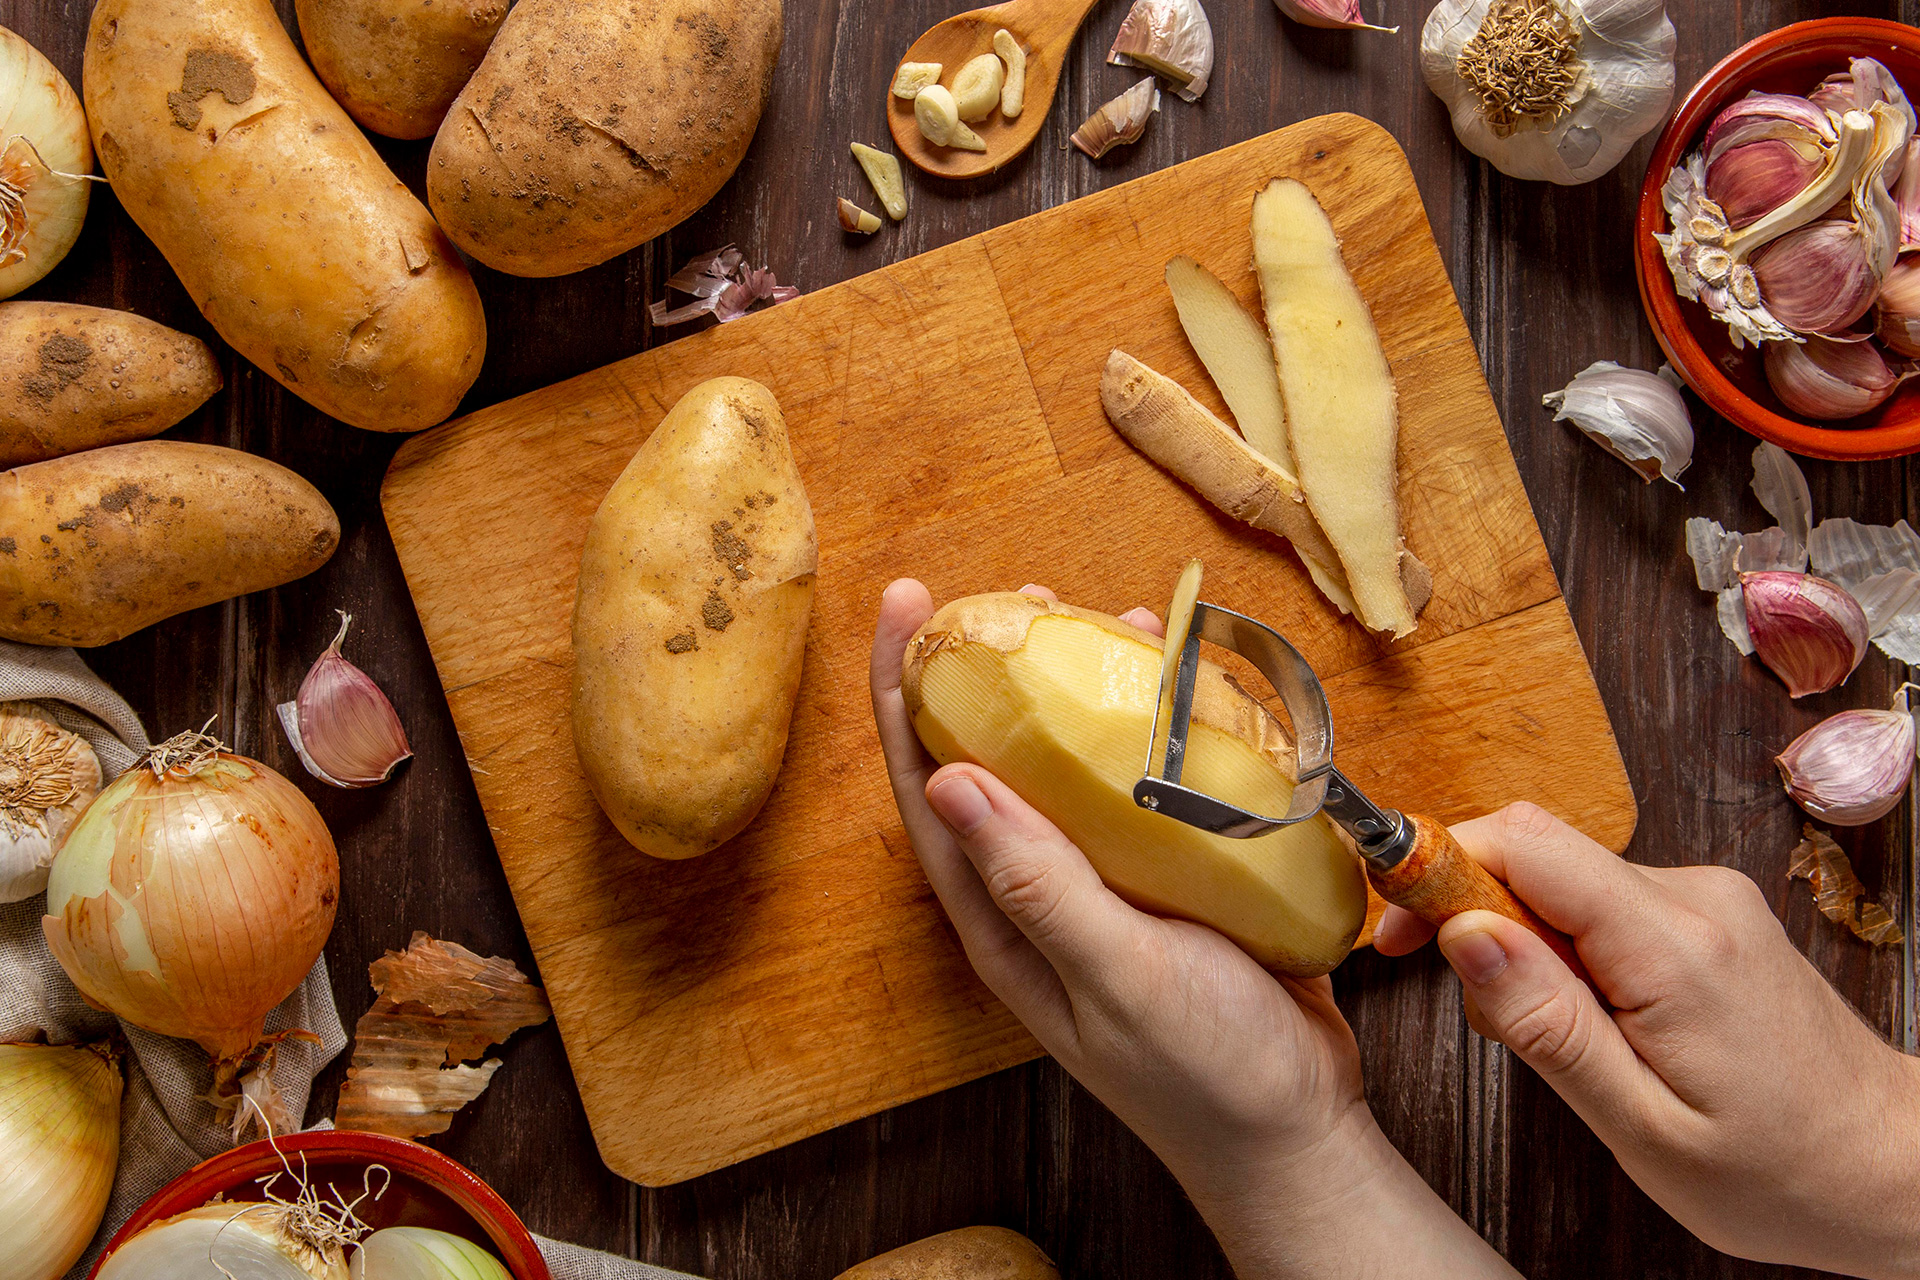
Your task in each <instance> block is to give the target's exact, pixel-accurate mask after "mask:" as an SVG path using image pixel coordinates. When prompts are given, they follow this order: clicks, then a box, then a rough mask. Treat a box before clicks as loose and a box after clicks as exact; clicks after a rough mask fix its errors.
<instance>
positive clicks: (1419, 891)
mask: <svg viewBox="0 0 1920 1280" xmlns="http://www.w3.org/2000/svg"><path fill="white" fill-rule="evenodd" d="M1199 590H1200V562H1199V561H1198V560H1195V561H1192V562H1191V563H1189V564H1188V566H1187V569H1186V572H1185V573H1184V574H1182V575H1181V578H1180V585H1179V587H1178V588H1177V589H1176V590H1175V592H1174V598H1173V604H1172V605H1171V606H1170V607H1169V609H1168V611H1167V637H1166V648H1165V656H1164V657H1163V659H1162V664H1163V666H1162V673H1161V676H1162V678H1161V695H1160V701H1159V704H1158V706H1157V707H1156V708H1155V711H1154V718H1153V737H1152V739H1151V740H1150V742H1149V743H1148V747H1147V763H1146V769H1145V771H1144V774H1143V776H1142V777H1141V779H1140V781H1139V782H1137V783H1135V784H1134V788H1133V799H1134V803H1136V804H1138V805H1139V806H1140V807H1141V808H1143V809H1149V810H1152V811H1153V812H1155V813H1159V814H1164V815H1165V816H1167V817H1169V818H1172V819H1174V820H1175V821H1177V822H1184V823H1186V824H1187V825H1188V826H1191V827H1198V828H1199V829H1201V830H1202V831H1210V832H1212V833H1214V834H1215V835H1221V836H1227V837H1229V838H1232V839H1235V840H1245V839H1250V838H1252V837H1254V836H1259V835H1265V834H1266V833H1267V832H1269V831H1273V830H1275V829H1276V828H1279V827H1284V826H1290V825H1292V824H1293V823H1296V822H1304V821H1306V820H1307V819H1308V818H1311V817H1312V816H1313V815H1314V814H1316V813H1320V812H1322V811H1325V813H1326V815H1327V816H1328V817H1329V818H1331V819H1332V820H1333V822H1334V824H1335V825H1336V826H1338V827H1339V828H1340V829H1341V830H1342V831H1345V832H1346V833H1347V834H1348V835H1349V836H1351V837H1352V838H1353V841H1354V843H1355V844H1356V845H1357V846H1358V847H1359V851H1360V857H1361V859H1362V861H1363V862H1365V864H1366V869H1367V879H1368V880H1370V881H1371V882H1372V883H1373V887H1374V888H1375V889H1376V890H1377V891H1378V892H1379V894H1380V896H1381V897H1383V898H1385V899H1386V900H1387V901H1388V902H1391V903H1394V904H1396V905H1398V906H1401V907H1405V908H1406V909H1407V910H1409V911H1411V912H1413V914H1415V915H1417V916H1419V917H1420V918H1421V919H1422V920H1426V921H1428V922H1429V923H1432V924H1436V925H1437V924H1441V923H1444V922H1445V921H1447V920H1449V919H1451V918H1452V917H1454V916H1456V915H1459V914H1460V913H1461V912H1463V911H1492V912H1494V913H1496V914H1498V915H1502V916H1505V917H1506V918H1507V919H1509V920H1513V921H1516V922H1518V923H1520V924H1523V925H1525V926H1526V927H1527V928H1528V929H1531V930H1532V931H1533V932H1534V933H1536V934H1538V935H1539V936H1540V937H1541V938H1542V939H1543V940H1544V941H1545V942H1546V943H1547V945H1548V946H1550V947H1552V948H1553V950H1554V952H1555V953H1556V954H1557V955H1559V957H1560V958H1561V959H1562V960H1564V961H1566V963H1567V965H1568V967H1569V968H1571V969H1572V970H1573V971H1574V972H1575V973H1576V974H1578V975H1580V977H1581V978H1583V979H1584V978H1586V976H1587V971H1586V968H1585V966H1583V965H1582V964H1581V963H1580V958H1579V956H1578V955H1577V954H1575V952H1574V949H1573V943H1572V941H1571V940H1570V939H1569V938H1567V936H1566V935H1565V934H1562V933H1560V932H1558V931H1557V930H1555V929H1554V928H1552V926H1550V925H1548V924H1547V923H1546V922H1545V921H1543V920H1541V919H1540V917H1539V916H1537V915H1535V914H1534V913H1533V912H1532V911H1531V910H1529V909H1528V908H1527V906H1526V904H1525V903H1523V902H1521V901H1520V900H1519V899H1518V898H1516V897H1514V896H1513V891H1512V890H1510V889H1508V888H1507V886H1506V885H1504V884H1502V883H1501V882H1500V881H1499V880H1497V879H1495V878H1494V876H1493V873H1492V872H1490V871H1488V870H1487V869H1486V868H1485V867H1483V866H1481V865H1480V864H1479V863H1478V862H1475V861H1474V860H1473V858H1472V857H1471V856H1470V855H1469V854H1468V853H1467V852H1466V850H1464V849H1462V848H1461V847H1460V845H1459V842H1458V841H1456V840H1455V839H1454V838H1453V836H1452V834H1451V833H1449V832H1448V830H1447V828H1446V827H1445V826H1444V825H1443V824H1441V823H1440V822H1437V821H1435V820H1434V819H1432V818H1429V817H1426V816H1424V815H1422V814H1417V813H1416V814H1408V813H1401V812H1398V811H1397V810H1393V809H1382V808H1381V807H1380V806H1378V805H1376V804H1374V803H1373V801H1371V800H1369V799H1368V798H1367V797H1366V795H1365V793H1363V792H1362V791H1361V790H1360V788H1358V787H1356V786H1354V785H1353V782H1352V780H1351V779H1349V778H1348V777H1347V776H1346V775H1345V774H1343V773H1341V772H1340V770H1339V769H1338V768H1337V767H1336V766H1335V765H1334V763H1333V712H1332V710H1331V709H1330V708H1329V707H1328V705H1327V693H1326V689H1325V688H1324V687H1322V685H1321V683H1320V678H1319V677H1318V676H1316V675H1315V674H1314V672H1313V668H1312V666H1310V665H1309V664H1308V662H1307V660H1306V659H1305V658H1304V657H1302V656H1301V654H1300V651H1299V650H1298V649H1296V648H1294V647H1293V645H1291V644H1289V643H1288V642H1287V639H1286V637H1284V636H1282V635H1281V634H1280V633H1279V632H1277V631H1275V630H1274V629H1273V628H1272V627H1269V626H1267V625H1266V624H1265V623H1262V622H1258V621H1255V620H1254V619H1252V618H1249V617H1247V616H1246V615H1245V614H1242V613H1236V612H1234V611H1233V610H1232V609H1225V608H1222V607H1221V606H1219V605H1216V604H1207V603H1205V602H1203V601H1201V600H1199V599H1198V596H1199ZM1202 640H1205V641H1207V642H1209V643H1211V644H1216V645H1219V646H1220V647H1221V648H1223V649H1231V650H1232V651H1233V652H1235V653H1237V654H1239V655H1240V656H1241V657H1243V658H1245V659H1246V660H1247V661H1248V662H1251V663H1252V664H1253V665H1254V667H1255V668H1256V669H1258V670H1259V672H1260V674H1261V675H1263V676H1265V677H1266V679H1267V683H1269V684H1271V685H1272V686H1273V689H1274V692H1275V693H1277V694H1279V695H1280V702H1281V705H1282V706H1284V707H1285V708H1286V711H1287V718H1288V719H1289V720H1291V721H1292V722H1293V736H1294V748H1295V752H1296V755H1297V757H1298V762H1299V773H1298V781H1297V783H1296V785H1295V787H1294V790H1293V798H1292V800H1291V802H1290V803H1289V804H1288V805H1287V811H1286V812H1285V813H1284V814H1281V815H1280V816H1279V817H1270V816H1268V815H1265V814H1258V813H1252V812H1250V811H1248V810H1246V809H1242V808H1241V807H1239V806H1238V805H1235V804H1230V803H1228V802H1227V801H1225V800H1222V799H1220V798H1219V797H1217V796H1212V795H1208V794H1207V793H1206V792H1203V791H1196V790H1194V789H1193V788H1191V787H1186V786H1182V785H1181V783H1180V775H1181V771H1182V768H1183V766H1184V764H1185V758H1186V748H1187V733H1188V728H1189V720H1190V718H1191V717H1192V714H1193V685H1194V679H1195V677H1196V676H1197V675H1198V673H1199V669H1200V642H1201V641H1202ZM1163 743H1164V746H1163V745H1162V744H1163Z"/></svg>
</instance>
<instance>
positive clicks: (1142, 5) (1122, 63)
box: [1107, 0, 1213, 102]
mask: <svg viewBox="0 0 1920 1280" xmlns="http://www.w3.org/2000/svg"><path fill="white" fill-rule="evenodd" d="M1107 61H1108V62H1109V63H1111V64H1112V65H1114V66H1116V67H1144V68H1146V69H1147V70H1148V71H1151V72H1154V73H1155V74H1156V75H1163V76H1165V77H1166V78H1167V79H1168V80H1169V81H1171V82H1172V83H1173V86H1174V92H1175V93H1177V94H1179V95H1180V96H1181V97H1182V98H1184V99H1186V100H1187V101H1188V102H1194V101H1197V100H1198V99H1199V97H1200V95H1201V94H1203V93H1205V92H1206V91H1207V81H1208V80H1209V79H1210V78H1211V77H1212V75H1213V24H1212V23H1211V22H1208V21H1207V11H1206V10H1205V9H1203V8H1202V7H1201V6H1200V0H1134V4H1133V8H1131V9H1129V10H1127V16H1126V17H1125V18H1124V19H1123V20H1122V21H1121V23H1120V30H1119V31H1118V32H1117V33H1116V34H1115V35H1114V37H1113V47H1112V48H1111V49H1109V50H1108V51H1107Z"/></svg>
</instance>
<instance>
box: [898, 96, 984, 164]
mask: <svg viewBox="0 0 1920 1280" xmlns="http://www.w3.org/2000/svg"><path fill="white" fill-rule="evenodd" d="M913 122H914V124H915V125H917V126H919V129H920V135H921V136H922V137H924V138H925V139H926V140H927V141H928V142H931V143H932V144H933V145H934V146H936V147H958V148H959V149H961V150H962V151H985V150H986V149H987V144H986V143H984V142H982V141H981V140H980V136H979V135H978V134H976V133H975V132H974V131H973V130H972V129H969V128H968V127H967V126H966V122H965V121H963V120H961V119H960V107H959V105H958V104H957V103H956V102H955V101H954V97H953V92H952V91H951V90H950V89H948V88H947V87H946V86H945V85H939V84H930V85H928V86H927V87H926V88H924V89H922V90H921V91H920V92H919V93H918V94H917V95H915V97H914V99H913Z"/></svg>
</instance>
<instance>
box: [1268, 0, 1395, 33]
mask: <svg viewBox="0 0 1920 1280" xmlns="http://www.w3.org/2000/svg"><path fill="white" fill-rule="evenodd" d="M1273 4H1274V7H1275V8H1277V9H1278V10H1280V12H1282V13H1284V14H1286V15H1287V16H1288V17H1289V18H1292V19H1293V20H1294V21H1295V22H1297V23H1299V24H1300V25H1302V26H1306V27H1319V28H1320V29H1322V30H1323V31H1385V32H1388V33H1392V32H1395V31H1398V30H1399V29H1400V28H1399V27H1397V26H1393V27H1379V26H1375V25H1374V24H1373V23H1371V22H1368V21H1367V20H1366V18H1364V17H1362V16H1361V13H1360V0H1273Z"/></svg>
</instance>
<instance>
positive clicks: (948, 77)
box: [887, 0, 1094, 178]
mask: <svg viewBox="0 0 1920 1280" xmlns="http://www.w3.org/2000/svg"><path fill="white" fill-rule="evenodd" d="M1093 5H1094V0H1006V3H1004V4H995V5H989V6H987V7H986V8H984V9H969V10H968V11H967V12H965V13H957V14H955V15H954V16H953V17H951V18H948V19H947V20H946V21H944V22H941V23H938V24H936V25H934V26H933V27H930V28H929V29H928V30H927V31H926V32H924V33H923V34H922V35H921V37H920V38H919V39H918V40H915V41H914V42H913V45H912V47H910V48H909V49H908V50H907V52H906V56H905V57H903V58H901V59H900V61H901V62H903V63H905V62H937V63H939V64H940V68H941V70H940V82H941V83H942V84H948V85H950V84H952V82H953V76H954V73H955V72H957V71H959V70H960V67H961V64H963V63H965V62H966V61H967V60H968V59H970V58H977V57H979V56H980V55H981V54H983V53H992V52H993V35H994V32H996V31H999V30H1000V29H1001V28H1003V27H1004V28H1006V30H1007V31H1008V32H1009V33H1010V34H1011V35H1012V36H1013V38H1014V40H1015V41H1016V42H1017V43H1018V44H1019V45H1020V47H1021V48H1022V49H1025V50H1026V51H1027V87H1026V97H1025V100H1024V102H1023V103H1022V106H1021V110H1020V114H1019V115H1018V116H1016V117H1014V118H1013V119H1011V120H1009V119H1007V118H1006V116H1004V115H1002V114H1001V113H1000V111H999V110H998V109H997V108H996V109H995V110H994V112H993V114H992V115H990V116H988V117H987V118H986V119H985V120H982V121H979V122H978V123H975V124H970V125H969V126H968V127H969V128H971V129H972V130H973V131H974V132H975V133H977V134H979V135H980V140H981V141H982V142H984V143H986V144H987V149H986V150H985V151H964V150H961V149H960V148H959V147H936V146H935V145H933V143H931V142H928V141H927V139H926V135H925V134H923V133H921V132H920V126H919V125H917V124H915V123H914V119H913V103H912V102H911V101H909V100H908V99H906V98H897V97H895V96H893V94H892V92H891V91H889V92H888V94H887V129H888V131H889V132H891V133H892V134H893V145H894V146H895V147H896V148H897V149H898V150H899V152H900V154H901V155H903V156H905V157H906V158H907V159H908V160H911V161H912V162H913V163H914V165H915V166H917V167H918V168H920V169H921V170H923V171H924V172H926V173H930V174H933V175H934V176H936V177H940V178H978V177H983V176H985V175H986V174H989V173H993V172H995V171H997V170H999V169H1000V168H1002V167H1003V166H1005V165H1006V164H1008V163H1009V162H1010V161H1012V160H1013V159H1014V157H1016V156H1018V155H1019V154H1020V153H1021V152H1023V151H1025V150H1026V149H1027V148H1028V147H1030V146H1032V145H1033V140H1034V139H1035V138H1036V137H1038V136H1039V134H1040V126H1041V125H1043V124H1045V123H1046V121H1047V113H1048V111H1049V110H1051V108H1052V107H1053V94H1054V90H1055V89H1057V88H1059V86H1060V67H1061V65H1062V63H1063V61H1064V60H1065V58H1066V53H1067V48H1068V46H1070V45H1071V44H1072V43H1073V37H1074V36H1075V34H1077V33H1078V32H1079V30H1080V27H1081V24H1082V23H1084V22H1085V21H1086V20H1087V14H1089V13H1090V12H1092V11H1093ZM889 84H891V81H889Z"/></svg>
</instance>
